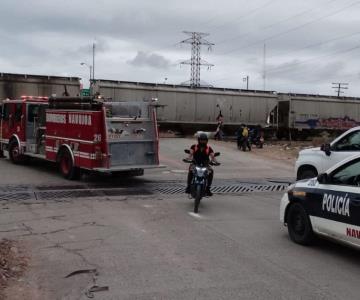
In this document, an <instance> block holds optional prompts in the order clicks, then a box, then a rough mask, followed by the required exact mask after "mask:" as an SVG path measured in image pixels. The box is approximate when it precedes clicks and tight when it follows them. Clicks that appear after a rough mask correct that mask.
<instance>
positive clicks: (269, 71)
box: [267, 45, 360, 73]
mask: <svg viewBox="0 0 360 300" xmlns="http://www.w3.org/2000/svg"><path fill="white" fill-rule="evenodd" d="M359 48H360V45H357V46H355V47H351V48H346V49H343V50H339V51H336V52H334V53H330V54H325V55H321V56H316V57H312V58H310V59H307V60H303V61H298V62H294V63H293V64H292V65H288V66H279V67H274V68H270V69H269V70H267V73H277V72H283V71H288V70H289V69H290V70H291V69H293V68H294V66H296V65H302V64H305V63H308V62H310V61H314V60H318V59H320V58H324V57H332V56H335V55H337V54H342V53H347V52H351V51H354V50H356V49H359Z"/></svg>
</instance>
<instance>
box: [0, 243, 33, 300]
mask: <svg viewBox="0 0 360 300" xmlns="http://www.w3.org/2000/svg"><path fill="white" fill-rule="evenodd" d="M23 249H24V248H23V245H21V244H19V243H18V242H16V241H11V240H7V239H4V240H1V241H0V299H5V294H4V293H3V292H4V291H5V288H7V287H8V286H9V285H13V284H14V283H15V282H16V281H17V280H18V279H19V278H20V277H21V276H22V275H23V274H24V272H25V270H26V268H27V265H28V258H27V257H26V256H25V254H24V250H23Z"/></svg>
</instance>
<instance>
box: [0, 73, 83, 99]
mask: <svg viewBox="0 0 360 300" xmlns="http://www.w3.org/2000/svg"><path fill="white" fill-rule="evenodd" d="M79 93H80V78H78V77H63V76H47V75H29V74H12V73H0V99H6V98H8V99H19V98H20V97H21V96H23V95H32V96H40V97H44V96H46V97H50V96H53V95H56V96H77V95H79Z"/></svg>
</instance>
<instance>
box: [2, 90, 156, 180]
mask: <svg viewBox="0 0 360 300" xmlns="http://www.w3.org/2000/svg"><path fill="white" fill-rule="evenodd" d="M1 106H2V108H1ZM1 111H2V113H1V114H0V116H1V117H0V152H4V153H7V154H8V157H9V158H10V159H11V160H12V162H13V163H15V164H20V163H22V162H24V161H25V160H26V159H28V158H29V157H34V158H40V159H44V160H48V161H52V162H56V163H58V164H59V167H60V171H61V173H62V174H63V176H64V177H65V178H67V179H76V178H77V177H79V175H80V170H89V171H96V172H107V173H114V172H124V171H130V172H132V174H133V175H142V174H143V172H144V169H148V168H156V167H159V135H158V130H157V123H156V110H155V105H154V103H152V102H145V101H144V102H138V101H134V102H108V101H105V100H103V99H94V98H92V97H62V98H57V97H53V98H47V97H21V99H18V100H4V101H3V102H2V103H0V112H1Z"/></svg>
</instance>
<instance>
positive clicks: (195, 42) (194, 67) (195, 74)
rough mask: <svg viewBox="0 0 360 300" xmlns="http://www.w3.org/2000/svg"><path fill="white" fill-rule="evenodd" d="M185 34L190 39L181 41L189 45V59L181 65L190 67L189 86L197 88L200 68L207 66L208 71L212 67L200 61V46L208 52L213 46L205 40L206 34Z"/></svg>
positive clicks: (186, 32)
mask: <svg viewBox="0 0 360 300" xmlns="http://www.w3.org/2000/svg"><path fill="white" fill-rule="evenodd" d="M184 33H185V34H187V35H189V36H190V37H189V38H188V39H186V40H183V41H181V42H180V43H182V44H191V59H189V60H185V61H182V62H181V63H180V64H181V65H190V66H191V75H190V86H191V87H199V86H200V85H201V84H200V68H201V66H207V67H208V68H209V69H210V68H211V67H213V66H214V65H213V64H210V63H208V62H207V61H205V60H202V59H201V56H200V52H201V46H202V45H206V46H208V50H209V51H210V50H211V46H213V45H215V44H213V43H211V42H209V41H207V40H206V39H204V37H205V36H208V35H209V34H208V33H202V32H189V31H184Z"/></svg>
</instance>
